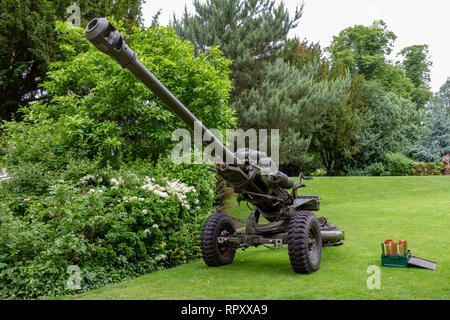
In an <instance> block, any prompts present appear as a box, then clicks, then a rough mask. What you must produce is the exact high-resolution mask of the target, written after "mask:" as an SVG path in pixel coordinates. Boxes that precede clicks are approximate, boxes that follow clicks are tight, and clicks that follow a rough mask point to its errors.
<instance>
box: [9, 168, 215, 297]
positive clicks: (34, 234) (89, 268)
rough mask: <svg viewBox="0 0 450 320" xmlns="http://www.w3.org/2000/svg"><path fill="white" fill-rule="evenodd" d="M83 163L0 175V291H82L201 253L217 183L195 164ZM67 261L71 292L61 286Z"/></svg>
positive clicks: (12, 293)
mask: <svg viewBox="0 0 450 320" xmlns="http://www.w3.org/2000/svg"><path fill="white" fill-rule="evenodd" d="M85 165H86V163H82V164H80V165H79V166H76V165H72V167H70V168H68V170H66V171H64V172H42V171H40V170H39V167H38V166H31V167H29V168H28V167H23V168H20V169H13V168H12V169H11V170H10V171H11V173H12V178H11V179H9V180H7V181H2V182H0V297H2V298H6V297H17V296H21V297H26V298H34V297H39V296H42V295H62V294H69V293H75V292H80V291H84V290H87V289H92V288H96V287H99V286H102V285H104V284H107V283H111V282H115V281H120V280H123V279H125V278H127V277H133V276H137V275H141V274H143V273H145V272H150V271H154V270H158V269H161V268H167V267H170V266H174V265H177V264H180V263H186V262H188V261H190V260H192V259H195V258H197V257H199V254H200V250H199V232H200V229H201V226H202V224H203V221H204V219H205V218H206V216H207V215H208V214H209V213H210V210H211V207H212V205H213V203H214V192H213V191H214V187H215V178H214V175H213V174H212V173H211V172H209V171H207V170H205V168H204V166H203V165H199V166H187V165H182V164H173V163H170V162H169V161H166V160H164V159H161V160H160V161H158V162H157V163H156V164H154V165H152V164H146V163H144V162H142V161H141V162H137V163H133V164H130V165H129V166H128V167H126V168H122V169H120V170H113V169H111V168H96V167H95V166H94V165H92V164H91V165H90V166H87V167H86V166H85ZM77 172H80V174H77ZM81 174H83V176H81ZM80 176H81V177H80ZM43 181H45V183H44V182H43ZM26 182H29V184H28V186H27V187H26V188H25V187H24V185H25V184H26ZM71 265H76V266H77V267H79V268H80V271H81V283H80V284H81V288H80V289H79V290H71V289H70V288H68V287H67V285H66V282H67V280H68V277H69V276H70V274H69V273H67V272H68V267H69V266H71Z"/></svg>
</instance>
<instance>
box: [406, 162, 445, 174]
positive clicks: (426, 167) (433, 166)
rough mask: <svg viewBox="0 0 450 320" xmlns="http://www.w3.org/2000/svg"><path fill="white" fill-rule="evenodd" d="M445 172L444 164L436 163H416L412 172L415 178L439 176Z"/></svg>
mask: <svg viewBox="0 0 450 320" xmlns="http://www.w3.org/2000/svg"><path fill="white" fill-rule="evenodd" d="M442 170H444V164H443V163H436V162H428V163H425V162H416V163H414V167H413V168H412V170H411V175H413V176H437V175H440V174H441V173H442Z"/></svg>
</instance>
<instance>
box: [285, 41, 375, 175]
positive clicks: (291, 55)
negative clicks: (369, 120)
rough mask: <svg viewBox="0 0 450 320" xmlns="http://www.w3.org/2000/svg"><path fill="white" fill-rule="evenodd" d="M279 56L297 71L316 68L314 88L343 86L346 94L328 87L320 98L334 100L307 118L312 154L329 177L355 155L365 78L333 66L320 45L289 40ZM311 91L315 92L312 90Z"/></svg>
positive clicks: (336, 64) (341, 66)
mask: <svg viewBox="0 0 450 320" xmlns="http://www.w3.org/2000/svg"><path fill="white" fill-rule="evenodd" d="M281 56H282V57H283V58H284V59H285V60H286V61H288V62H290V63H291V64H292V65H293V66H295V67H296V68H297V69H298V70H304V69H305V68H306V67H307V66H309V65H310V64H315V65H317V72H315V73H314V74H312V76H313V79H314V82H315V84H316V85H318V84H320V83H333V82H335V83H339V82H341V83H342V82H345V83H346V85H345V90H342V89H341V91H338V90H336V88H333V87H331V86H330V87H329V88H328V89H327V91H326V92H322V95H324V94H328V95H330V96H333V97H334V100H333V99H330V98H329V97H328V99H330V100H328V102H330V103H324V102H323V101H322V103H317V101H315V102H314V103H313V104H314V107H315V108H316V109H317V110H318V111H319V112H318V114H319V115H320V116H319V117H318V118H317V119H315V118H311V117H308V119H307V121H310V122H311V123H314V127H315V129H314V131H313V132H312V135H311V137H312V144H311V146H310V148H309V151H310V154H311V151H312V152H315V153H317V154H319V155H320V158H321V160H322V163H323V165H324V166H325V167H326V168H327V172H328V173H329V174H334V173H336V172H337V171H341V170H342V169H343V165H344V163H343V160H344V159H345V158H346V157H349V156H351V155H352V154H353V153H354V152H355V141H354V138H355V134H356V132H357V131H358V130H359V127H360V126H361V121H360V117H359V113H360V111H361V110H362V109H363V108H364V106H365V103H366V93H365V90H364V77H363V76H361V75H359V74H358V73H357V72H356V73H354V74H353V75H352V76H350V75H349V73H348V70H347V68H346V66H345V65H343V64H342V63H339V62H336V63H332V62H331V61H329V59H327V58H326V57H325V56H324V53H323V51H322V49H321V48H320V45H319V44H315V43H308V42H307V41H300V40H299V39H297V38H295V39H290V40H288V41H287V42H286V45H285V46H284V47H283V49H282V51H281ZM314 90H317V88H315V89H314Z"/></svg>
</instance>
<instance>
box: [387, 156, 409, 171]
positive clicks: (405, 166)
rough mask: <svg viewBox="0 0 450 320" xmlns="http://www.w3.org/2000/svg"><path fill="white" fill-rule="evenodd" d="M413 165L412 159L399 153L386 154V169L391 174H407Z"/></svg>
mask: <svg viewBox="0 0 450 320" xmlns="http://www.w3.org/2000/svg"><path fill="white" fill-rule="evenodd" d="M413 167H414V161H413V160H411V159H409V158H408V157H406V156H405V155H403V154H401V153H388V154H387V155H386V169H387V171H388V172H389V175H391V176H408V175H409V174H410V173H411V170H412V168H413Z"/></svg>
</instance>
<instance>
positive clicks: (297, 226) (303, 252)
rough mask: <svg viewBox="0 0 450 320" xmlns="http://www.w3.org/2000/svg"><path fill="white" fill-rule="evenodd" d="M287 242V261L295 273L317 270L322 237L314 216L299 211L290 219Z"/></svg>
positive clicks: (320, 254)
mask: <svg viewBox="0 0 450 320" xmlns="http://www.w3.org/2000/svg"><path fill="white" fill-rule="evenodd" d="M287 242H288V251H289V260H290V261H291V265H292V268H293V269H294V271H295V272H297V273H306V274H307V273H312V272H314V271H316V270H318V269H319V266H320V260H321V258H322V236H321V234H320V225H319V221H318V219H317V217H316V216H315V215H314V214H312V213H311V212H309V211H299V212H297V213H296V214H295V215H294V216H293V217H292V219H291V221H290V223H289V230H288V240H287Z"/></svg>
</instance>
